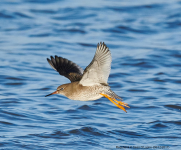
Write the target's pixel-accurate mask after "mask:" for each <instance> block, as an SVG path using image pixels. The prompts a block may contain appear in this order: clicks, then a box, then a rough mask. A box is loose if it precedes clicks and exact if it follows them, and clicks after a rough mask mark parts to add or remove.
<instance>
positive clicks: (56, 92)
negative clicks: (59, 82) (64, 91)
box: [45, 91, 58, 97]
mask: <svg viewBox="0 0 181 150" xmlns="http://www.w3.org/2000/svg"><path fill="white" fill-rule="evenodd" d="M53 94H58V91H55V92H53V93H51V94H48V95H46V96H45V97H47V96H50V95H53Z"/></svg>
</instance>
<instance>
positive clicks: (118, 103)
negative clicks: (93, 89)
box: [100, 93, 130, 112]
mask: <svg viewBox="0 0 181 150" xmlns="http://www.w3.org/2000/svg"><path fill="white" fill-rule="evenodd" d="M100 94H101V95H103V96H104V97H106V98H107V99H109V100H110V101H111V102H112V103H113V104H114V105H116V106H117V107H118V108H120V109H122V110H124V111H125V112H127V111H126V109H125V108H124V107H128V108H130V107H129V106H128V104H127V103H124V102H122V101H118V100H116V99H114V98H111V97H109V96H108V95H106V94H103V93H100ZM123 106H124V107H123Z"/></svg>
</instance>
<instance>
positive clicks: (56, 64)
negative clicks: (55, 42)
mask: <svg viewBox="0 0 181 150" xmlns="http://www.w3.org/2000/svg"><path fill="white" fill-rule="evenodd" d="M47 61H48V63H49V64H50V66H51V67H52V68H53V69H54V70H56V71H57V72H59V74H60V75H63V76H65V77H67V78H68V79H70V80H71V81H72V82H73V81H78V80H80V79H81V77H82V73H83V69H82V68H80V67H79V66H78V65H77V64H75V63H73V62H72V61H70V60H68V59H66V58H63V57H58V56H57V55H55V57H53V56H50V59H49V58H47ZM70 73H71V74H70Z"/></svg>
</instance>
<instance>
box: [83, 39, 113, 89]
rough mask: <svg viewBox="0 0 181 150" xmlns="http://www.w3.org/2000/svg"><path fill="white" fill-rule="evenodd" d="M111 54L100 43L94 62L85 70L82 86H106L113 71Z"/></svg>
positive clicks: (104, 45)
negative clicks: (111, 70)
mask: <svg viewBox="0 0 181 150" xmlns="http://www.w3.org/2000/svg"><path fill="white" fill-rule="evenodd" d="M111 61H112V59H111V52H110V50H109V48H108V47H107V46H106V44H104V42H103V43H101V42H100V44H99V43H98V45H97V50H96V53H95V55H94V58H93V60H92V62H91V63H90V64H89V65H88V66H87V67H86V69H85V70H84V74H83V76H82V79H81V80H80V84H82V85H83V86H92V85H95V84H98V83H99V84H106V85H107V80H108V77H109V74H110V69H111Z"/></svg>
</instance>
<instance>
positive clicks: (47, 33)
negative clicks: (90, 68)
mask: <svg viewBox="0 0 181 150" xmlns="http://www.w3.org/2000/svg"><path fill="white" fill-rule="evenodd" d="M100 41H103V42H105V43H106V44H107V46H108V47H109V48H110V50H111V53H112V57H113V62H112V70H111V74H110V77H109V84H110V86H111V88H112V90H113V91H115V92H116V93H117V94H118V95H119V96H120V97H122V98H123V99H124V102H126V103H128V104H129V106H130V109H127V112H128V113H125V112H123V111H122V110H120V109H119V108H117V107H116V106H115V105H114V104H112V103H111V102H110V101H109V100H108V99H106V98H101V99H99V100H96V101H89V102H82V101H73V100H69V99H68V98H66V97H64V96H61V95H52V96H50V97H45V95H47V94H49V93H51V92H53V91H55V90H56V88H57V87H58V86H59V85H61V84H64V83H68V82H69V80H68V79H66V78H65V77H62V76H60V75H59V74H58V73H57V72H55V71H54V70H53V69H52V68H51V67H50V65H49V64H48V62H47V60H46V58H48V57H50V55H58V56H61V57H64V58H67V59H69V60H72V61H73V62H75V63H77V64H79V65H80V66H81V67H82V68H85V67H86V66H87V65H88V64H89V63H90V62H91V60H92V58H93V56H94V53H95V51H96V45H97V43H98V42H100ZM180 102H181V1H180V0H171V1H166V0H159V1H158V0H144V1H143V0H135V1H129V0H122V1H113V0H98V1H84V0H79V1H69V0H66V1H65V0H51V1H50V0H44V1H43V0H16V1H15V0H1V1H0V149H3V150H19V149H30V150H59V149H61V150H62V149H68V150H74V149H77V150H85V149H91V150H110V149H135V148H128V147H123V146H129V147H131V146H135V147H137V149H153V148H154V149H161V148H163V149H173V150H175V149H181V104H180ZM116 146H117V148H116ZM155 146H157V147H155ZM158 146H159V147H158ZM163 146H165V147H163Z"/></svg>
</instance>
